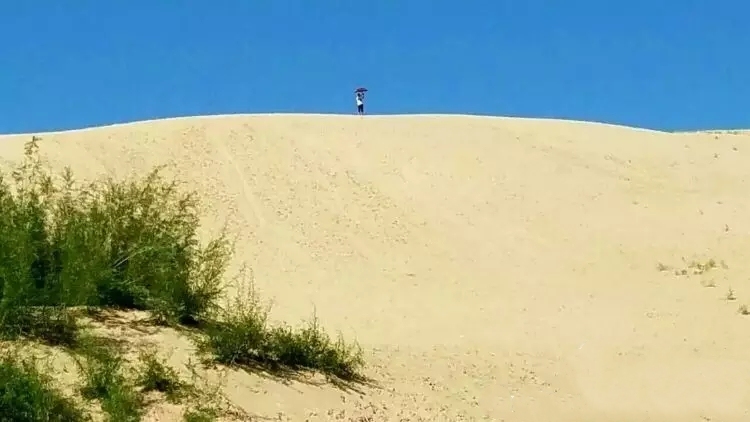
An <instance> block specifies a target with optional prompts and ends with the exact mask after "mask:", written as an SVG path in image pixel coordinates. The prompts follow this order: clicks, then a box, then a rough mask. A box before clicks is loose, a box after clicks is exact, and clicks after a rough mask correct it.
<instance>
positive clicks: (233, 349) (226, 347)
mask: <svg viewBox="0 0 750 422" xmlns="http://www.w3.org/2000/svg"><path fill="white" fill-rule="evenodd" d="M267 316H268V311H267V310H265V309H262V308H261V307H260V305H259V303H258V301H257V300H255V298H254V295H251V296H250V299H249V300H244V301H243V300H237V301H236V302H235V305H234V306H233V307H232V311H230V312H226V313H225V315H224V318H223V319H221V320H220V321H214V322H212V324H211V325H209V326H207V327H206V334H207V336H206V339H205V340H204V341H203V343H202V344H201V346H202V349H203V350H204V351H208V352H210V353H212V354H213V356H214V359H215V360H216V361H217V362H219V363H222V364H227V365H248V366H253V365H256V364H262V365H266V366H271V367H285V368H289V369H311V370H318V371H320V372H322V373H324V374H328V375H335V376H337V377H339V378H341V379H345V380H349V379H354V378H355V377H356V376H357V373H358V371H359V370H360V369H361V367H362V366H363V365H364V360H363V356H362V350H361V348H360V347H359V346H358V345H356V344H354V345H348V344H346V342H345V341H344V340H343V339H342V338H340V337H339V339H338V340H337V341H336V342H332V341H331V339H330V337H329V336H328V334H326V333H325V332H324V331H323V330H322V329H321V327H320V326H319V324H318V320H317V318H316V317H313V319H312V321H311V322H309V323H308V325H307V326H306V327H304V328H302V329H301V330H294V329H292V328H290V327H288V326H280V327H269V326H268V324H267Z"/></svg>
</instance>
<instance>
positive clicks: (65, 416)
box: [0, 354, 88, 422]
mask: <svg viewBox="0 0 750 422" xmlns="http://www.w3.org/2000/svg"><path fill="white" fill-rule="evenodd" d="M50 385H51V380H50V378H49V377H48V376H47V375H44V374H42V373H41V372H40V371H39V370H38V368H37V366H36V362H34V361H33V360H31V359H20V358H18V357H16V356H12V355H11V354H5V355H4V356H2V357H0V418H1V419H2V420H4V421H14V422H37V421H50V422H81V421H87V420H88V418H87V417H86V416H85V415H84V412H83V411H82V410H81V409H80V408H79V407H78V406H77V405H76V404H75V403H74V402H73V401H72V400H70V399H69V398H67V397H64V396H63V395H62V394H61V393H60V392H59V391H57V390H55V389H53V388H52V387H50Z"/></svg>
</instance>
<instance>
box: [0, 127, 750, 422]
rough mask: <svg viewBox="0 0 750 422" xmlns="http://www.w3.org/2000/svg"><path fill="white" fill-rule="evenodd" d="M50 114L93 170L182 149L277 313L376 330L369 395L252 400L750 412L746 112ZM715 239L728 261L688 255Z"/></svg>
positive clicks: (362, 409)
mask: <svg viewBox="0 0 750 422" xmlns="http://www.w3.org/2000/svg"><path fill="white" fill-rule="evenodd" d="M41 135H42V137H43V142H42V152H43V153H44V154H46V155H47V157H48V158H49V159H50V160H51V162H52V163H53V164H54V165H55V166H58V167H61V166H63V165H71V166H72V167H73V169H74V170H75V172H76V174H77V175H79V176H81V177H93V176H95V175H97V174H101V173H105V172H110V173H112V174H115V175H117V176H118V177H125V176H128V175H129V174H133V173H138V174H141V173H143V172H145V171H147V170H150V169H151V168H152V167H153V166H155V165H158V164H172V165H174V166H175V167H174V168H175V169H176V170H177V171H178V173H179V175H180V176H181V177H182V178H183V179H184V180H186V181H188V182H189V184H190V187H192V188H195V189H197V190H199V192H200V193H201V194H202V195H203V197H204V203H205V206H206V210H205V212H206V214H205V215H206V225H207V226H206V227H207V229H209V230H218V229H219V228H220V227H221V225H222V224H223V223H224V222H225V221H227V220H229V221H230V224H231V226H230V227H231V228H232V230H233V231H234V232H235V233H237V234H238V236H239V242H238V250H237V258H238V260H237V265H239V263H240V261H241V260H242V261H245V262H247V263H248V264H249V265H250V266H251V267H252V268H253V271H254V276H255V282H256V285H257V287H258V289H259V291H260V293H261V295H262V296H263V297H264V298H267V299H273V300H274V309H273V315H274V316H275V317H278V318H282V319H285V320H287V321H290V322H293V321H297V320H302V319H305V318H307V317H309V316H310V315H311V314H312V312H313V309H314V308H315V309H316V311H317V315H318V316H319V317H320V319H321V322H322V323H323V324H324V325H325V326H326V327H327V328H328V329H330V330H341V331H342V332H343V334H344V335H345V336H347V337H349V338H353V337H356V338H357V339H358V340H359V341H360V342H361V343H362V345H363V346H364V347H365V348H366V350H367V351H368V359H369V361H370V363H371V365H370V367H369V370H368V371H369V374H370V375H372V376H373V377H374V378H375V379H376V381H378V382H379V383H380V387H379V388H374V387H363V394H362V395H360V394H356V393H351V392H342V391H340V390H337V389H335V388H334V387H332V386H323V387H321V386H310V385H304V384H299V383H293V384H291V385H284V384H281V383H277V382H274V381H271V380H265V379H262V378H260V377H258V376H254V375H247V374H240V373H237V374H234V375H233V378H232V379H231V382H230V385H229V387H228V389H227V394H228V395H229V396H230V397H231V398H233V399H234V400H235V402H236V403H237V404H239V405H240V406H242V407H244V408H246V409H247V410H249V411H251V412H254V413H255V414H258V415H260V416H265V417H276V416H277V414H278V412H282V415H283V416H285V417H286V418H287V419H288V420H299V421H302V420H305V418H306V417H307V418H310V420H337V419H336V418H341V419H340V420H356V419H355V418H356V417H359V416H367V415H374V416H373V419H371V420H373V421H375V420H378V421H379V420H396V421H398V420H430V421H439V420H444V421H459V420H506V421H553V420H554V421H634V420H638V421H707V420H711V421H739V420H750V410H749V409H750V389H749V387H750V352H749V350H750V336H748V328H750V319H748V318H750V317H743V316H742V315H740V314H739V313H738V307H739V306H740V305H741V304H743V303H747V304H748V305H750V282H749V281H748V277H749V276H750V267H748V257H749V255H750V242H749V241H748V240H749V239H750V237H749V235H750V218H748V216H750V195H748V192H750V134H741V133H740V134H728V133H723V134H714V133H710V134H709V133H696V134H667V133H660V132H654V131H645V130H637V129H631V128H624V127H618V126H610V125H601V124H591V123H583V122H563V121H550V120H531V119H527V120H521V119H504V118H485V117H460V116H410V117H406V116H389V117H376V116H368V117H366V118H364V119H361V118H358V117H353V116H289V115H272V116H218V117H205V118H187V119H172V120H163V121H153V122H142V123H135V124H128V125H117V126H111V127H104V128H97V129H87V130H82V131H75V132H67V133H61V134H41ZM29 136H30V135H23V136H16V135H14V136H5V137H3V138H0V160H2V161H0V165H2V164H3V163H6V164H7V163H10V162H13V160H16V159H18V158H19V157H20V154H21V151H22V143H23V142H24V141H26V140H27V139H28V138H29ZM710 258H713V259H715V260H716V261H717V262H720V261H722V260H723V261H724V263H725V264H726V267H727V268H722V267H721V266H719V267H718V268H716V269H712V270H710V271H708V272H706V273H704V274H693V273H692V272H691V271H692V270H691V271H689V272H688V275H679V276H678V275H676V274H675V270H680V269H683V268H687V267H688V264H689V263H690V261H692V260H698V261H706V260H708V259H710ZM659 263H662V264H664V265H666V266H669V267H670V269H668V270H664V271H660V270H659V269H657V265H658V264H659ZM236 268H237V267H235V269H236ZM712 285H713V286H714V287H710V286H712ZM730 287H731V289H733V291H734V292H735V295H736V297H737V299H736V300H735V301H727V300H725V296H726V293H727V291H728V290H729V288H730ZM313 307H314V308H313ZM164 341H167V340H166V337H165V340H164ZM170 341H173V342H176V343H179V342H180V341H182V340H180V339H177V338H174V339H172V340H170ZM165 346H168V345H165ZM185 347H188V346H185ZM420 418H421V419H420ZM362 420H365V419H362Z"/></svg>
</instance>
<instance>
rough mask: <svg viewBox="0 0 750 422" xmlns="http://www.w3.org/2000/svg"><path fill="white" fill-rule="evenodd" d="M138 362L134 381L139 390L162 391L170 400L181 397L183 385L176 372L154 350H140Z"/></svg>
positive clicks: (176, 399)
mask: <svg viewBox="0 0 750 422" xmlns="http://www.w3.org/2000/svg"><path fill="white" fill-rule="evenodd" d="M140 363H141V365H140V369H139V370H138V374H137V381H136V383H137V385H138V386H140V387H141V389H142V390H141V391H143V392H149V391H158V392H161V393H164V394H166V396H167V398H168V399H169V400H170V401H172V402H177V401H179V399H181V398H182V393H183V392H184V388H185V385H184V384H183V383H182V382H181V381H180V377H179V375H178V374H177V372H176V371H175V370H174V369H173V368H171V367H170V366H168V365H167V364H166V362H164V361H163V360H160V359H159V358H158V357H157V355H156V352H155V351H154V350H149V351H145V352H142V353H141V355H140Z"/></svg>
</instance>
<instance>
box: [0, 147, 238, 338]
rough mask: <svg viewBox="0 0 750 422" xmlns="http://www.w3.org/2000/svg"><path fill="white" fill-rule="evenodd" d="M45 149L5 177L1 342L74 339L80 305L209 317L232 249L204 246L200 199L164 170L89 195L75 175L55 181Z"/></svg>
mask: <svg viewBox="0 0 750 422" xmlns="http://www.w3.org/2000/svg"><path fill="white" fill-rule="evenodd" d="M37 144H38V139H36V138H34V139H32V140H31V141H30V142H29V143H27V144H26V150H25V159H24V161H23V163H22V164H21V165H20V166H19V167H18V168H17V169H16V170H15V171H14V172H12V177H11V178H10V180H9V179H8V178H7V177H5V175H3V174H0V233H2V236H0V331H2V334H4V335H5V336H15V335H38V336H42V337H44V338H47V337H49V339H48V340H50V341H53V342H58V343H60V342H62V343H65V342H69V341H73V337H74V334H73V332H74V329H75V327H74V324H70V323H69V319H68V318H67V316H66V315H65V308H66V307H69V306H79V305H85V306H112V307H119V308H127V309H148V310H151V311H153V312H154V313H155V315H156V316H157V317H158V318H159V319H161V320H163V321H168V322H177V323H183V324H195V323H197V322H199V321H201V320H203V319H205V318H207V317H208V316H209V315H210V313H211V312H212V311H213V308H214V306H215V302H216V300H217V298H218V297H219V295H220V294H221V292H222V284H221V280H222V276H223V272H224V270H225V268H226V265H227V263H228V260H229V257H230V256H231V250H230V246H229V243H228V242H227V239H226V238H225V237H224V236H223V235H222V236H220V237H218V238H217V239H214V240H213V241H211V242H209V243H208V244H207V245H206V246H205V247H200V245H199V242H198V237H197V229H198V226H199V218H198V213H197V210H196V207H197V201H196V199H195V196H194V194H192V193H188V194H182V193H180V192H179V190H178V185H177V183H175V182H167V181H165V180H164V179H162V177H161V176H160V173H159V171H160V169H156V170H154V171H153V172H151V173H150V174H149V175H148V176H147V177H145V178H143V179H141V180H136V181H130V182H116V181H114V180H112V179H107V180H105V181H104V182H102V183H90V184H87V185H85V186H83V187H79V186H77V185H76V183H74V179H73V175H72V173H71V172H70V170H69V169H68V170H66V171H65V172H64V173H63V174H62V175H61V176H62V177H61V178H60V179H59V181H58V182H57V183H56V182H55V179H54V178H53V177H52V176H51V175H50V174H49V173H48V172H47V171H46V170H45V169H44V167H43V166H42V161H41V159H40V158H39V151H38V145H37ZM40 309H43V311H41V312H40ZM71 330H72V331H71Z"/></svg>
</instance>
